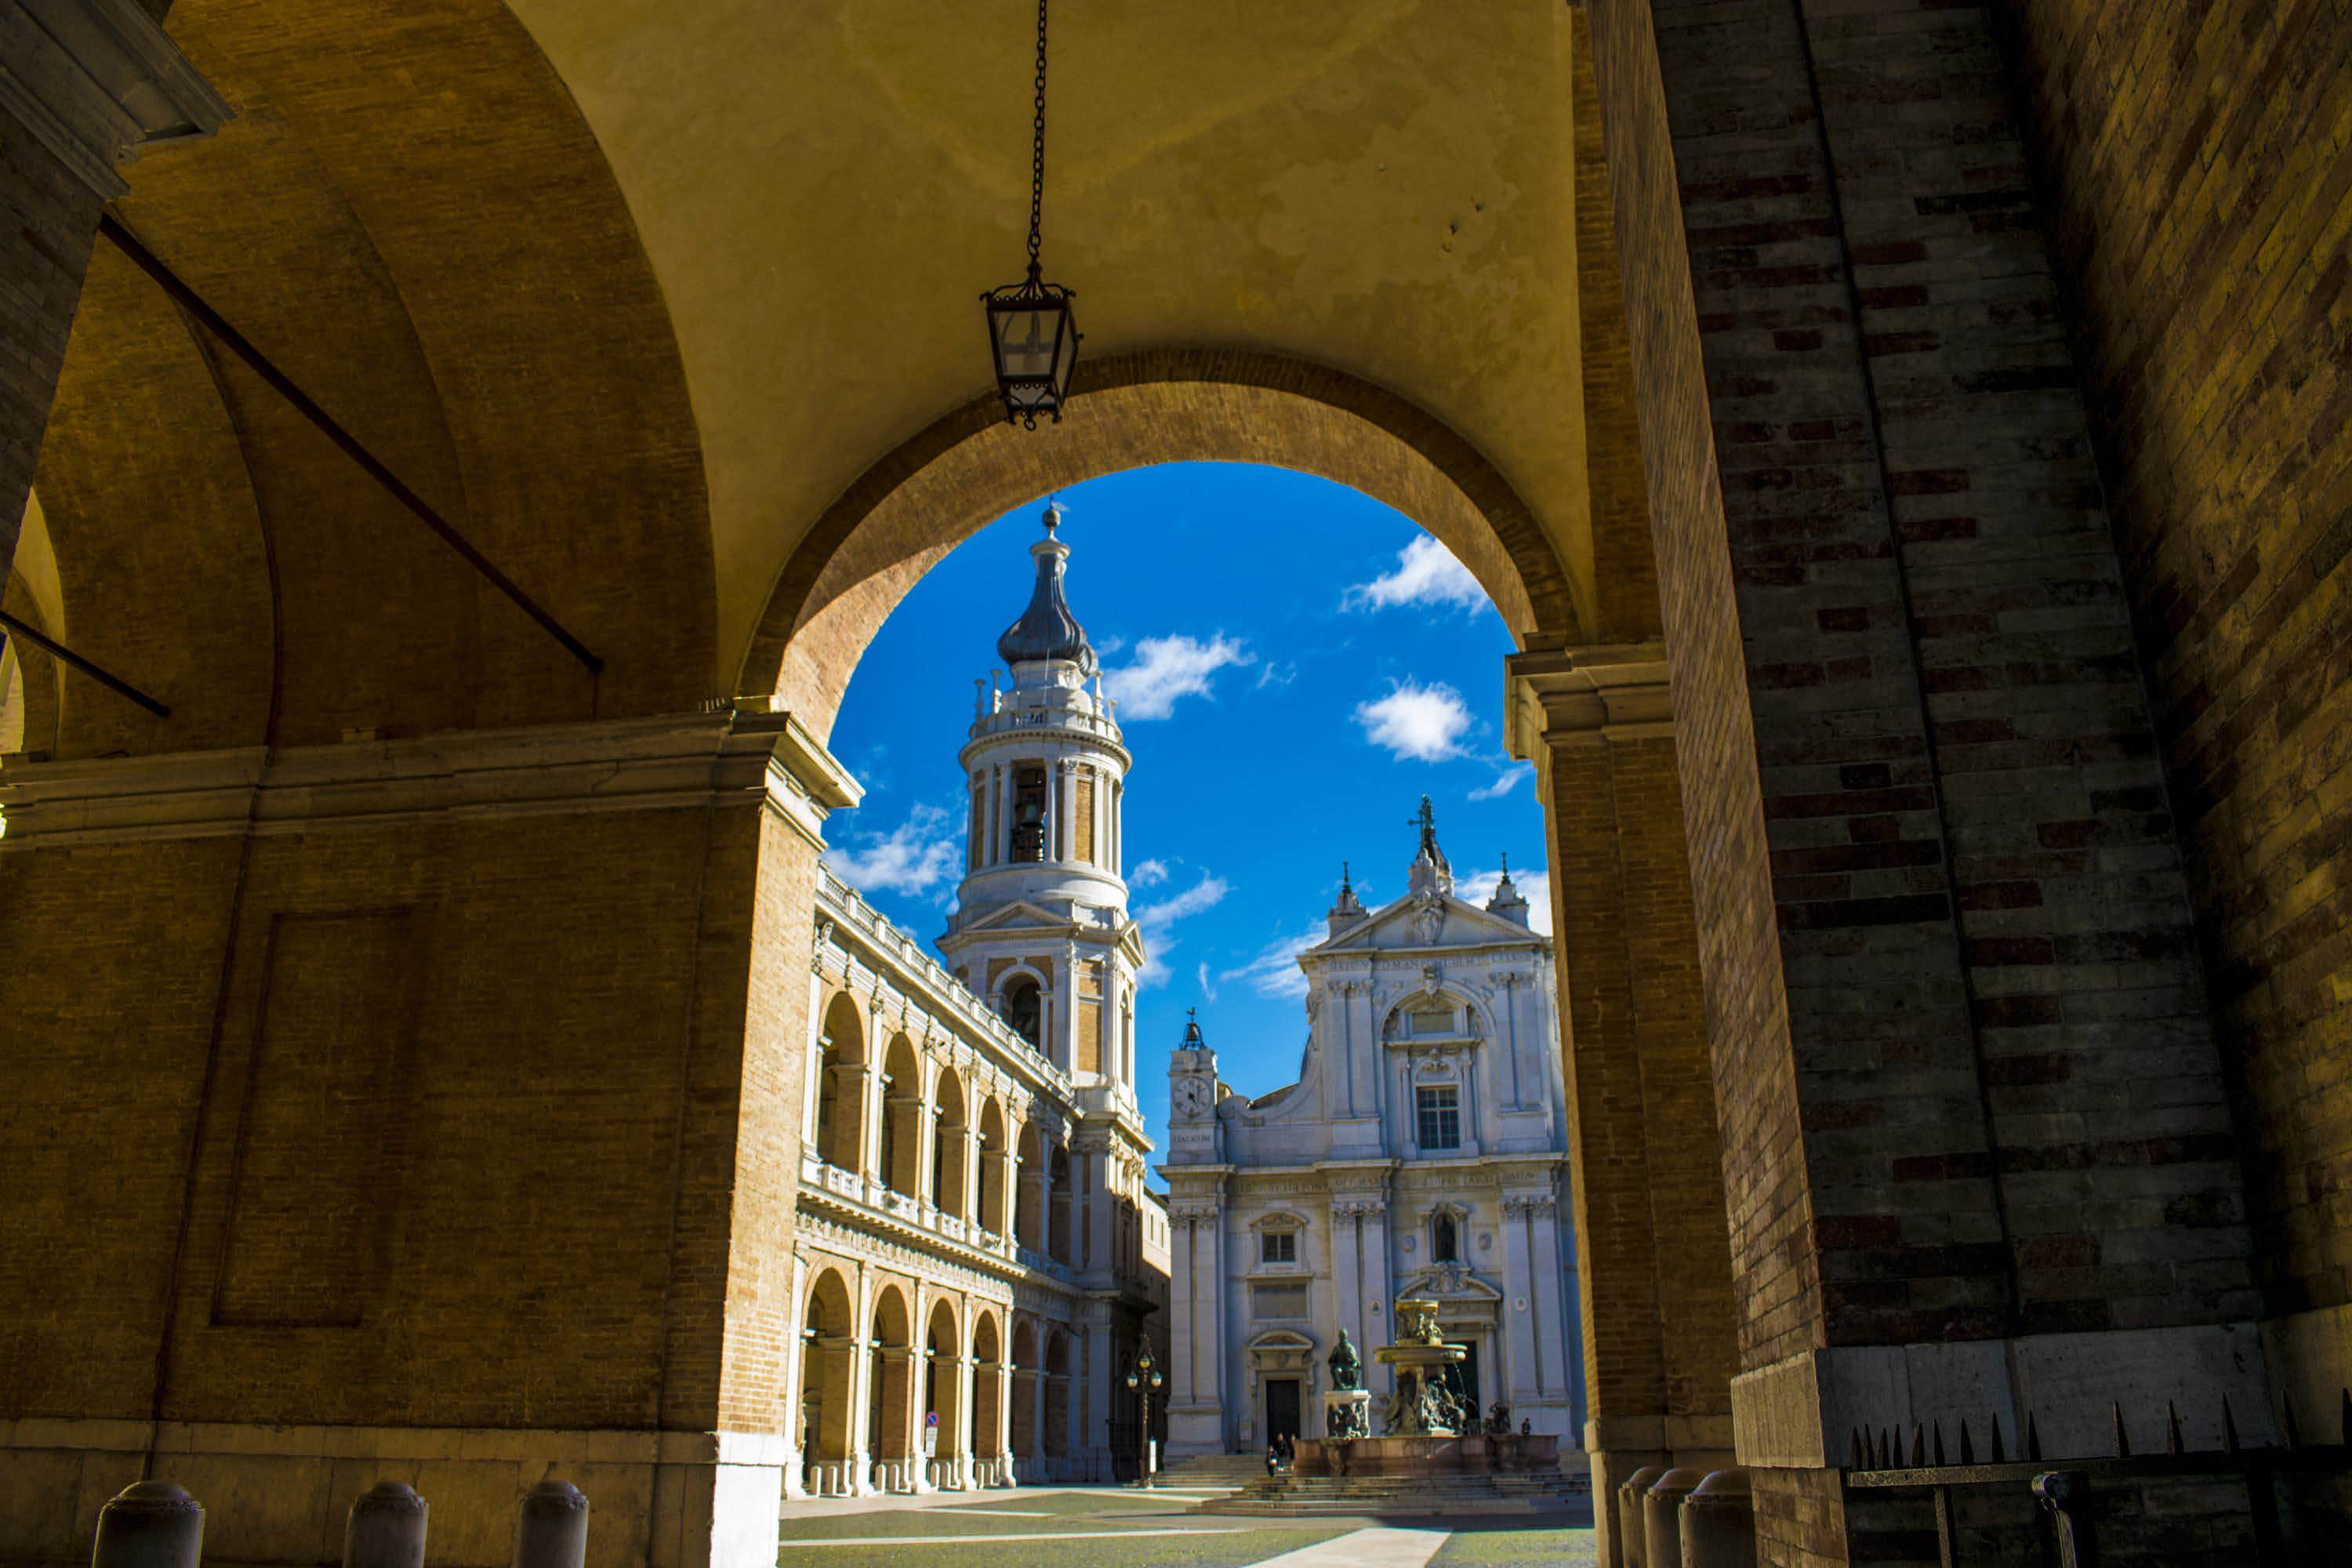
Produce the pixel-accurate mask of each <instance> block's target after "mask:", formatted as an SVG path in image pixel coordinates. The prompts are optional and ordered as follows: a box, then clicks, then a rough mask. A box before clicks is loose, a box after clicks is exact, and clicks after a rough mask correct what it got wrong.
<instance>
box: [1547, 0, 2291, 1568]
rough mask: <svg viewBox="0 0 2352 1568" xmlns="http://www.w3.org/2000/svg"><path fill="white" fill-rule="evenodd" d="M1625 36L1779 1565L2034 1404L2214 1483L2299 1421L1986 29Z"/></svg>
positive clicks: (2068, 366) (1619, 125) (1765, 1526)
mask: <svg viewBox="0 0 2352 1568" xmlns="http://www.w3.org/2000/svg"><path fill="white" fill-rule="evenodd" d="M1590 15H1591V34H1592V38H1593V45H1594V51H1595V67H1596V75H1597V79H1598V83H1599V93H1600V98H1601V109H1602V114H1603V120H1604V122H1605V126H1606V130H1607V144H1608V161H1609V164H1610V168H1611V173H1612V184H1613V196H1614V202H1615V208H1616V217H1617V230H1618V233H1619V235H1620V237H1621V247H1622V251H1623V254H1624V258H1625V263H1626V265H1625V268H1624V276H1625V278H1626V280H1627V281H1626V288H1627V291H1628V294H1629V300H1628V303H1629V317H1630V319H1631V324H1632V351H1633V371H1634V380H1635V384H1636V386H1637V388H1638V392H1639V396H1638V401H1639V404H1640V414H1641V426H1642V436H1643V447H1644V459H1645V463H1646V466H1647V471H1648V476H1649V480H1650V492H1651V497H1652V517H1653V524H1654V536H1655V540H1656V544H1657V554H1658V561H1659V587H1660V596H1661V600H1662V605H1663V609H1664V621H1665V634H1666V647H1667V648H1668V649H1669V651H1670V653H1671V656H1672V661H1673V669H1674V688H1675V707H1676V712H1677V723H1676V733H1677V736H1678V737H1679V739H1680V742H1681V745H1680V748H1679V756H1678V762H1679V769H1680V775H1681V783H1682V789H1683V795H1684V797H1685V801H1686V803H1687V805H1688V816H1689V821H1690V837H1691V841H1692V843H1693V844H1694V845H1696V846H1700V847H1703V849H1704V854H1703V855H1702V856H1701V857H1700V858H1699V861H1698V863H1697V865H1696V873H1697V884H1698V889H1699V894H1700V897H1699V904H1698V909H1699V912H1700V917H1701V924H1700V951H1701V952H1703V953H1704V954H1705V955H1706V1004H1707V1011H1708V1033H1709V1036H1710V1037H1711V1039H1712V1041H1713V1044H1714V1049H1715V1052H1716V1058H1717V1059H1716V1077H1717V1084H1718V1086H1719V1087H1720V1088H1721V1089H1723V1091H1724V1092H1725V1093H1726V1094H1727V1097H1728V1098H1727V1103H1726V1104H1725V1105H1724V1107H1723V1125H1724V1127H1725V1129H1726V1143H1727V1147H1726V1149H1725V1184H1726V1187H1727V1190H1728V1191H1730V1192H1731V1193H1733V1194H1737V1195H1738V1206H1737V1208H1736V1209H1735V1212H1734V1214H1733V1215H1732V1232H1731V1234H1732V1237H1733V1242H1734V1247H1735V1258H1736V1268H1737V1272H1738V1279H1739V1283H1740V1289H1739V1291H1738V1302H1739V1305H1740V1310H1741V1322H1740V1354H1741V1365H1742V1367H1743V1369H1744V1370H1743V1372H1742V1374H1741V1376H1740V1378H1739V1380H1738V1384H1737V1385H1736V1389H1735V1408H1736V1410H1737V1412H1738V1422H1737V1426H1738V1447H1739V1453H1740V1457H1741V1458H1742V1460H1743V1461H1744V1462H1746V1463H1748V1465H1750V1466H1751V1467H1757V1468H1758V1469H1759V1474H1758V1478H1757V1489H1758V1514H1759V1534H1760V1547H1761V1550H1762V1551H1763V1552H1764V1554H1765V1556H1766V1558H1767V1560H1769V1561H1786V1562H1792V1563H1793V1562H1805V1563H1814V1562H1822V1563H1827V1562H1843V1561H1846V1560H1847V1558H1848V1555H1849V1553H1850V1552H1851V1553H1852V1554H1853V1555H1856V1556H1866V1555H1869V1554H1871V1553H1872V1552H1874V1551H1875V1550H1876V1549H1877V1543H1874V1542H1862V1541H1853V1540H1849V1539H1848V1535H1847V1529H1846V1521H1845V1519H1844V1514H1843V1504H1842V1502H1841V1500H1839V1498H1838V1496H1837V1492H1836V1488H1835V1485H1834V1482H1833V1480H1832V1479H1829V1478H1828V1477H1827V1476H1826V1474H1825V1467H1827V1466H1828V1465H1830V1464H1832V1463H1833V1462H1834V1460H1835V1459H1836V1458H1837V1457H1838V1456H1839V1455H1841V1454H1842V1453H1843V1449H1844V1447H1845V1444H1846V1441H1847V1434H1848V1432H1849V1430H1850V1428H1851V1427H1852V1426H1854V1425H1856V1424H1860V1423H1865V1422H1867V1423H1873V1424H1878V1425H1888V1426H1896V1425H1899V1426H1906V1427H1907V1426H1910V1425H1912V1424H1914V1423H1915V1422H1916V1423H1926V1422H1929V1421H1933V1420H1938V1419H1940V1420H1942V1421H1944V1423H1945V1425H1946V1426H1947V1427H1949V1426H1951V1425H1952V1424H1953V1423H1954V1421H1955V1420H1956V1419H1957V1418H1958V1416H1960V1415H1975V1416H1976V1417H1977V1419H1978V1420H1979V1422H1981V1421H1982V1420H1984V1419H1986V1418H1989V1417H1990V1416H1992V1415H1998V1416H1999V1417H2000V1421H2001V1424H2002V1426H2003V1427H2004V1429H2005V1430H2008V1431H2011V1432H2014V1431H2015V1430H2016V1423H2017V1422H2018V1421H2019V1420H2020V1419H2021V1417H2022V1416H2023V1415H2024V1414H2026V1413H2027V1411H2028V1410H2030V1411H2031V1412H2032V1414H2033V1415H2035V1417H2036V1418H2037V1419H2038V1422H2039V1425H2040V1427H2041V1431H2042V1437H2043V1439H2044V1442H2045V1444H2046V1445H2048V1446H2049V1447H2051V1448H2052V1449H2053V1451H2056V1452H2066V1453H2086V1452H2095V1451H2098V1449H2099V1447H2101V1445H2102V1444H2103V1442H2104V1436H2103V1432H2102V1429H2101V1426H2100V1423H2101V1421H2102V1420H2103V1419H2104V1417H2103V1416H2102V1415H2100V1413H2101V1412H2104V1411H2105V1410H2106V1409H2107V1407H2108V1405H2109V1404H2110V1402H2120V1403H2122V1404H2123V1405H2124V1406H2125V1407H2126V1410H2127V1411H2128V1410H2132V1409H2150V1408H2151V1407H2152V1408H2153V1409H2154V1410H2155V1411H2156V1412H2157V1413H2158V1415H2152V1416H2151V1417H2149V1419H2157V1418H2159V1417H2160V1411H2161V1407H2162V1405H2163V1402H2164V1401H2165V1400H2166V1399H2168V1398H2171V1399H2175V1400H2177V1401H2178V1402H2179V1408H2180V1409H2181V1410H2182V1411H2183V1412H2184V1415H2185V1413H2186V1412H2188V1411H2189V1410H2190V1409H2191V1408H2192V1407H2193V1408H2195V1409H2196V1410H2198V1411H2200V1413H2204V1414H2201V1415H2200V1417H2199V1419H2198V1421H2197V1422H2196V1423H2195V1424H2193V1425H2192V1428H2191V1430H2190V1432H2189V1442H2190V1445H2191V1446H2192V1447H2195V1446H2200V1445H2203V1444H2210V1443H2211V1442H2213V1441H2217V1440H2218V1438H2219V1436H2220V1434H2219V1406H2220V1401H2221V1395H2222V1394H2229V1395H2230V1396H2231V1405H2232V1407H2233V1408H2234V1409H2252V1410H2254V1411H2256V1412H2258V1414H2257V1415H2256V1416H2255V1418H2254V1419H2255V1420H2256V1421H2257V1422H2259V1423H2261V1424H2262V1425H2263V1426H2264V1428H2265V1429H2267V1425H2268V1421H2267V1409H2268V1405H2269V1401H2268V1397H2267V1389H2266V1387H2265V1385H2264V1378H2263V1367H2262V1354H2261V1351H2260V1348H2259V1346H2258V1344H2257V1343H2256V1336H2255V1334H2254V1332H2253V1330H2252V1326H2251V1320H2252V1317H2253V1316H2254V1315H2255V1313H2256V1310H2257V1307H2256V1302H2255V1298H2254V1294H2253V1291H2252V1281H2251V1271H2250V1268H2249V1265H2248V1261H2247V1258H2248V1253H2249V1245H2248V1242H2247V1238H2246V1236H2245V1231H2244V1227H2243V1224H2242V1219H2241V1217H2240V1216H2241V1215H2242V1191H2241V1187H2242V1182H2241V1176H2240V1173H2239V1169H2238V1166H2237V1164H2236V1160H2235V1152H2234V1144H2233V1140H2232V1136H2231V1123H2230V1119H2229V1112H2228V1107H2227V1103H2226V1100H2225V1099H2224V1096H2223V1091H2222V1083H2221V1074H2220V1070H2219V1062H2218V1053H2217V1051H2216V1048H2215V1045H2214V1039H2213V1033H2212V1028H2211V1025H2210V1019H2209V1017H2208V1016H2207V1012H2206V1007H2205V1002H2204V997H2203V994H2202V989H2201V984H2200V976H2199V973H2198V970H2197V965H2196V961H2195V956H2194V952H2193V947H2192V943H2191V941H2190V925H2189V909H2188V903H2187V899H2186V895H2185V891H2184V889H2183V886H2182V880H2181V875H2180V868H2179V854H2178V850H2177V847H2176V846H2175V842H2174V833H2173V825H2172V821H2171V817H2170V814H2169V810H2168V802H2167V799H2166V795H2165V789H2164V782H2163V780H2162V778H2161V776H2160V774H2159V773H2158V765H2157V762H2156V746H2155V736H2154V731H2153V729H2152V726H2151V724H2150V722H2149V717H2148V714H2147V705H2146V700H2145V698H2144V695H2143V689H2142V687H2141V684H2140V673H2139V669H2138V668H2137V661H2136V658H2135V654H2134V649H2133V645H2132V641H2131V636H2130V628H2129V626H2128V625H2127V622H2126V616H2125V613H2124V610H2123V607H2122V594H2121V587H2120V574H2119V573H2118V571H2117V567H2116V558H2115V553H2114V549H2113V546H2112V543H2111V542H2110V540H2109V537H2108V533H2107V526H2106V518H2105V510H2104V502H2103V499H2102V495H2101V491H2100V488H2099V483H2098V476H2097V474H2096V472H2095V470H2094V468H2093V467H2092V463H2091V458H2090V452H2089V446H2088V441H2087V434H2086V427H2085V423H2084V413H2083V405H2082V399H2081V395H2080V388H2079V377H2078V375H2077V373H2076V370H2075V367H2074V363H2073V360H2072V358H2071V356H2070V354H2069V353H2068V350H2067V347H2066V336H2065V332H2064V331H2063V322H2062V320H2061V315H2060V308H2059V300H2058V298H2057V294H2056V290H2055V289H2054V288H2053V284H2052V280H2051V274H2050V268H2049V263H2048V257H2047V254H2046V252H2047V246H2046V241H2045V238H2044V235H2043V218H2042V213H2041V211H2040V208H2039V204H2038V202H2037V199H2036V197H2035V195H2034V192H2033V188H2032V180H2031V178H2030V177H2029V174H2028V171H2027V168H2026V166H2025V160H2024V157H2023V153H2022V150H2021V147H2020V146H2019V144H2018V141H2017V138H2016V133H2015V130H2014V124H2015V119H2016V116H2015V113H2014V110H2013V108H2012V105H2011V101H2010V98H2009V92H2008V84H2007V80H2006V77H2005V74H2004V71H2003V68H2002V61H2001V58H2000V53H1999V50H1998V48H1997V47H1996V45H1995V40H1994V38H1993V37H1992V33H1991V25H1990V16H1989V9H1988V8H1987V7H1984V6H1950V7H1945V8H1936V9H1930V8H1924V7H1921V6H1919V5H1895V4H1891V3H1890V4H1885V5H1837V6H1830V5H1821V4H1799V3H1797V0H1742V3H1734V4H1718V3H1708V4H1705V5H1701V4H1696V3H1695V0H1655V3H1652V0H1595V4H1594V5H1592V6H1591V8H1590ZM1598 1276H1599V1269H1598V1268H1595V1269H1594V1270H1593V1271H1592V1277H1591V1279H1589V1283H1590V1284H1592V1285H1595V1286H1597V1285H1599V1284H1600V1283H1601V1281H1600V1279H1599V1277H1598ZM1597 1376H1598V1368H1597V1366H1596V1378H1597ZM1596 1386H1597V1384H1596Z"/></svg>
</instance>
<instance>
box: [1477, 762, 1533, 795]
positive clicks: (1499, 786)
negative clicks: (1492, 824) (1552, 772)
mask: <svg viewBox="0 0 2352 1568" xmlns="http://www.w3.org/2000/svg"><path fill="white" fill-rule="evenodd" d="M1535 773H1536V765H1535V764H1534V763H1512V764H1511V765H1510V766H1509V767H1507V768H1505V769H1504V770H1503V771H1502V772H1501V773H1497V774H1496V777H1495V782H1494V783H1493V784H1488V785H1486V787H1485V788H1483V789H1474V790H1472V791H1471V792H1470V798H1471V799H1472V800H1500V799H1502V798H1503V797H1504V796H1505V795H1508V794H1510V793H1511V792H1512V791H1513V790H1515V789H1517V788H1518V787H1519V785H1520V784H1524V783H1526V782H1527V781H1528V779H1531V778H1533V777H1535Z"/></svg>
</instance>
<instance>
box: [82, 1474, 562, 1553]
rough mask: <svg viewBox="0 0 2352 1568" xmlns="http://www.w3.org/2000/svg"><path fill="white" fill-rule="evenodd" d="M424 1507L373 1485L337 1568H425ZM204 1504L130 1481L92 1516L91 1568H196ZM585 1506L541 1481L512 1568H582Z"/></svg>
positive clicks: (387, 1484)
mask: <svg viewBox="0 0 2352 1568" xmlns="http://www.w3.org/2000/svg"><path fill="white" fill-rule="evenodd" d="M425 1514H426V1508H425V1500H424V1499H423V1498H421V1497H419V1496H417V1495H416V1493H415V1490H414V1489H411V1488H410V1487H408V1486H406V1485H404V1484H403V1483H402V1482H399V1481H378V1482H377V1483H376V1484H375V1485H374V1486H373V1487H370V1488H369V1489H367V1491H366V1492H365V1493H363V1494H362V1496H361V1497H360V1498H359V1499H358V1500H356V1501H354V1502H353V1503H352V1511H351V1516H350V1518H349V1520H348V1521H346V1522H345V1524H344V1527H343V1568H425ZM204 1550H205V1508H204V1504H202V1503H200V1502H198V1501H197V1500H195V1499H194V1498H192V1497H190V1496H189V1495H188V1494H187V1493H186V1492H185V1491H184V1490H183V1489H180V1488H179V1487H177V1486H175V1485H173V1483H172V1482H170V1481H133V1482H132V1483H131V1485H129V1486H127V1487H125V1488H123V1489H122V1490H121V1494H120V1495H118V1496H117V1497H115V1498H114V1499H113V1500H111V1501H110V1502H109V1503H108V1504H107V1505H106V1506H105V1507H104V1508H102V1509H100V1510H98V1542H97V1545H96V1546H95V1547H94V1548H93V1549H92V1550H91V1552H90V1559H89V1561H90V1568H201V1565H202V1563H203V1560H204ZM587 1561H588V1500H587V1498H585V1497H584V1496H583V1495H582V1494H581V1491H580V1489H579V1488H578V1487H575V1486H573V1485H572V1483H571V1482H570V1481H555V1480H548V1481H541V1482H540V1483H539V1484H538V1485H537V1486H535V1487H533V1488H531V1489H530V1493H529V1494H528V1495H527V1496H525V1497H524V1499H523V1500H522V1507H521V1508H520V1510H517V1512H516V1514H515V1546H514V1568H585V1565H586V1563H587Z"/></svg>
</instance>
